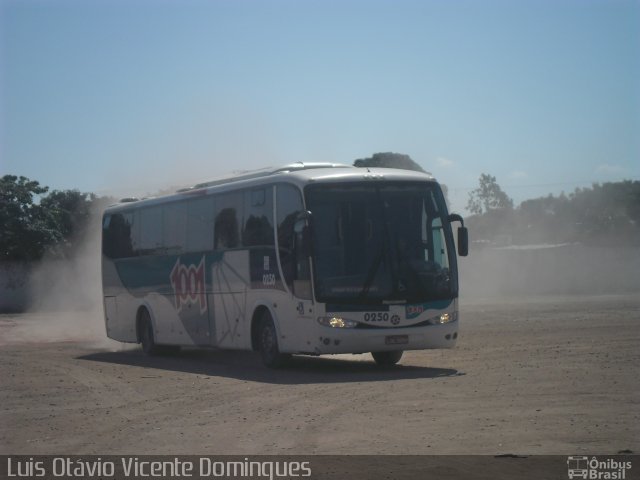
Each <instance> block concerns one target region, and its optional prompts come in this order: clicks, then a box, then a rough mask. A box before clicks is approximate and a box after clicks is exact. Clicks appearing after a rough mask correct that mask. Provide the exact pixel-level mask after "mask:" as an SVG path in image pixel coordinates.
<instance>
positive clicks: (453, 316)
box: [429, 312, 458, 325]
mask: <svg viewBox="0 0 640 480" xmlns="http://www.w3.org/2000/svg"><path fill="white" fill-rule="evenodd" d="M457 319H458V312H451V313H441V314H440V315H436V316H435V317H431V318H430V319H429V323H431V325H442V324H445V323H449V322H455V321H456V320H457Z"/></svg>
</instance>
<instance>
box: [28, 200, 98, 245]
mask: <svg viewBox="0 0 640 480" xmlns="http://www.w3.org/2000/svg"><path fill="white" fill-rule="evenodd" d="M98 202H99V198H98V197H97V196H96V195H95V194H94V193H82V192H80V191H79V190H54V191H52V192H51V193H50V194H48V195H47V196H46V197H43V198H42V200H41V202H40V206H41V207H42V208H43V209H45V210H46V211H47V212H48V214H49V216H50V219H51V221H52V222H53V223H52V227H53V228H55V229H56V230H57V231H58V232H59V234H60V240H59V241H58V242H57V244H56V245H55V246H53V245H52V247H54V248H55V253H56V254H57V255H59V256H64V257H66V256H69V254H71V253H72V251H73V250H74V248H75V246H76V244H77V243H79V242H81V241H82V240H83V239H84V237H85V235H86V233H87V230H88V229H89V228H92V227H93V225H91V219H92V217H93V215H94V213H95V206H96V204H97V203H98Z"/></svg>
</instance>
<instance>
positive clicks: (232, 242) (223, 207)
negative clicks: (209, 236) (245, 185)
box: [213, 192, 242, 250]
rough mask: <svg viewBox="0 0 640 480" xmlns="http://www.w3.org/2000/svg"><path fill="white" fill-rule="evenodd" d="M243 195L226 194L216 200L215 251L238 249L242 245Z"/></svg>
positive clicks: (238, 193) (236, 193)
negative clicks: (240, 217) (240, 214)
mask: <svg viewBox="0 0 640 480" xmlns="http://www.w3.org/2000/svg"><path fill="white" fill-rule="evenodd" d="M241 212H242V193H240V192H233V193H224V194H222V195H220V196H218V197H216V199H215V214H216V216H215V226H214V247H213V248H214V249H216V250H224V249H226V248H236V247H238V246H239V244H240V222H239V221H238V216H239V215H238V214H239V213H241Z"/></svg>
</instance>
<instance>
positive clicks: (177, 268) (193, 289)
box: [170, 256, 207, 313]
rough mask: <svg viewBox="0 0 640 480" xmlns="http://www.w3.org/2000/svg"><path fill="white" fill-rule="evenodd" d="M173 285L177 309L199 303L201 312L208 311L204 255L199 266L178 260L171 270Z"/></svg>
mask: <svg viewBox="0 0 640 480" xmlns="http://www.w3.org/2000/svg"><path fill="white" fill-rule="evenodd" d="M170 278H171V287H172V288H173V293H174V294H175V297H176V309H177V310H178V312H179V311H181V310H182V307H183V306H184V305H192V304H194V303H197V304H198V305H199V306H200V313H204V312H206V311H207V295H206V293H205V282H204V256H203V257H202V259H201V260H200V263H199V264H198V266H196V265H195V264H191V265H189V266H187V265H184V264H182V263H180V259H179V258H178V260H176V264H175V265H174V266H173V269H172V270H171V276H170Z"/></svg>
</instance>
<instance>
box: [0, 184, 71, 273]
mask: <svg viewBox="0 0 640 480" xmlns="http://www.w3.org/2000/svg"><path fill="white" fill-rule="evenodd" d="M47 190H48V187H44V186H40V183H39V182H37V181H33V180H29V179H28V178H26V177H22V176H21V177H17V176H15V175H5V176H3V177H2V178H0V225H2V230H1V234H0V261H1V260H23V261H24V260H26V261H28V260H37V259H39V258H40V257H42V255H43V253H44V252H45V250H46V249H47V247H48V246H50V245H52V244H54V243H56V242H58V241H59V240H60V239H61V238H62V236H61V234H60V232H59V231H58V229H57V228H56V227H55V221H54V220H53V218H52V216H51V214H50V212H49V211H48V210H47V209H45V208H43V207H42V206H41V205H40V204H37V203H35V202H34V196H37V195H42V194H44V193H46V192H47Z"/></svg>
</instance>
